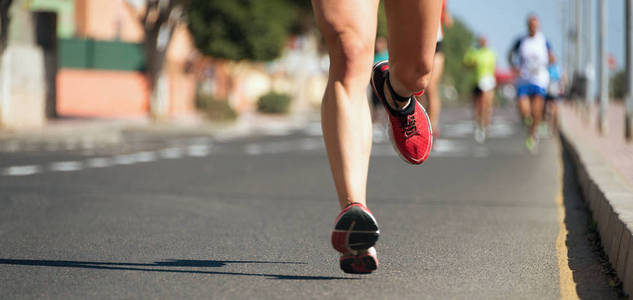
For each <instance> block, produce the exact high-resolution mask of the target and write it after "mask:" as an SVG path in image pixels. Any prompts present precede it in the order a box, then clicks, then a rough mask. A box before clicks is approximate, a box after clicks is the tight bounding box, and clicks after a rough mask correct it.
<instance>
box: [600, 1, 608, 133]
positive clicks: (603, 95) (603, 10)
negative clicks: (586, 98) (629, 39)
mask: <svg viewBox="0 0 633 300" xmlns="http://www.w3.org/2000/svg"><path fill="white" fill-rule="evenodd" d="M598 18H599V20H598V28H599V29H598V32H599V35H598V45H599V47H598V49H599V55H598V56H599V58H600V62H599V65H600V75H599V76H600V111H599V113H598V130H599V131H600V133H602V134H604V133H606V132H607V120H606V114H607V108H608V105H609V69H608V66H607V64H608V62H607V0H600V2H599V8H598Z"/></svg>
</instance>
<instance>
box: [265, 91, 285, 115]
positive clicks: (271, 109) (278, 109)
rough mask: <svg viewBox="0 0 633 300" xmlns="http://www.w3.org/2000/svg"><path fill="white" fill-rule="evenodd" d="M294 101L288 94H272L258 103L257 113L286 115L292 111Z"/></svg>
mask: <svg viewBox="0 0 633 300" xmlns="http://www.w3.org/2000/svg"><path fill="white" fill-rule="evenodd" d="M291 101H292V99H291V98H290V95H288V94H281V93H275V92H271V93H268V94H266V95H263V96H261V97H260V98H259V100H258V101H257V111H259V112H263V113H270V114H285V113H287V112H288V111H289V110H290V102H291Z"/></svg>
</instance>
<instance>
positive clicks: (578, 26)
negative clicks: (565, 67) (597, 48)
mask: <svg viewBox="0 0 633 300" xmlns="http://www.w3.org/2000/svg"><path fill="white" fill-rule="evenodd" d="M574 2H575V3H576V7H575V16H574V19H575V20H576V22H575V23H574V34H575V37H574V40H575V41H576V44H575V46H576V62H575V68H576V72H575V74H576V75H577V76H578V77H580V74H582V72H583V66H582V60H583V53H582V48H583V47H582V46H583V45H582V37H583V34H582V28H583V24H582V23H583V22H580V20H581V19H582V17H581V11H582V4H583V1H574Z"/></svg>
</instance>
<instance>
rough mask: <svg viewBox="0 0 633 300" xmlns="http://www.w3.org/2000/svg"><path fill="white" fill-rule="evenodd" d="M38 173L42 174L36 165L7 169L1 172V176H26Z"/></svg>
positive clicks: (40, 168)
mask: <svg viewBox="0 0 633 300" xmlns="http://www.w3.org/2000/svg"><path fill="white" fill-rule="evenodd" d="M40 172H42V167H40V166H36V165H28V166H13V167H8V168H6V169H5V170H4V172H2V174H3V175H7V176H27V175H33V174H37V173H40Z"/></svg>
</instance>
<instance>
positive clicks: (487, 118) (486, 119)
mask: <svg viewBox="0 0 633 300" xmlns="http://www.w3.org/2000/svg"><path fill="white" fill-rule="evenodd" d="M494 96H495V92H494V89H493V90H490V91H486V92H483V93H482V95H481V101H482V108H481V116H482V127H483V128H488V126H490V123H491V121H492V102H493V100H494Z"/></svg>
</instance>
